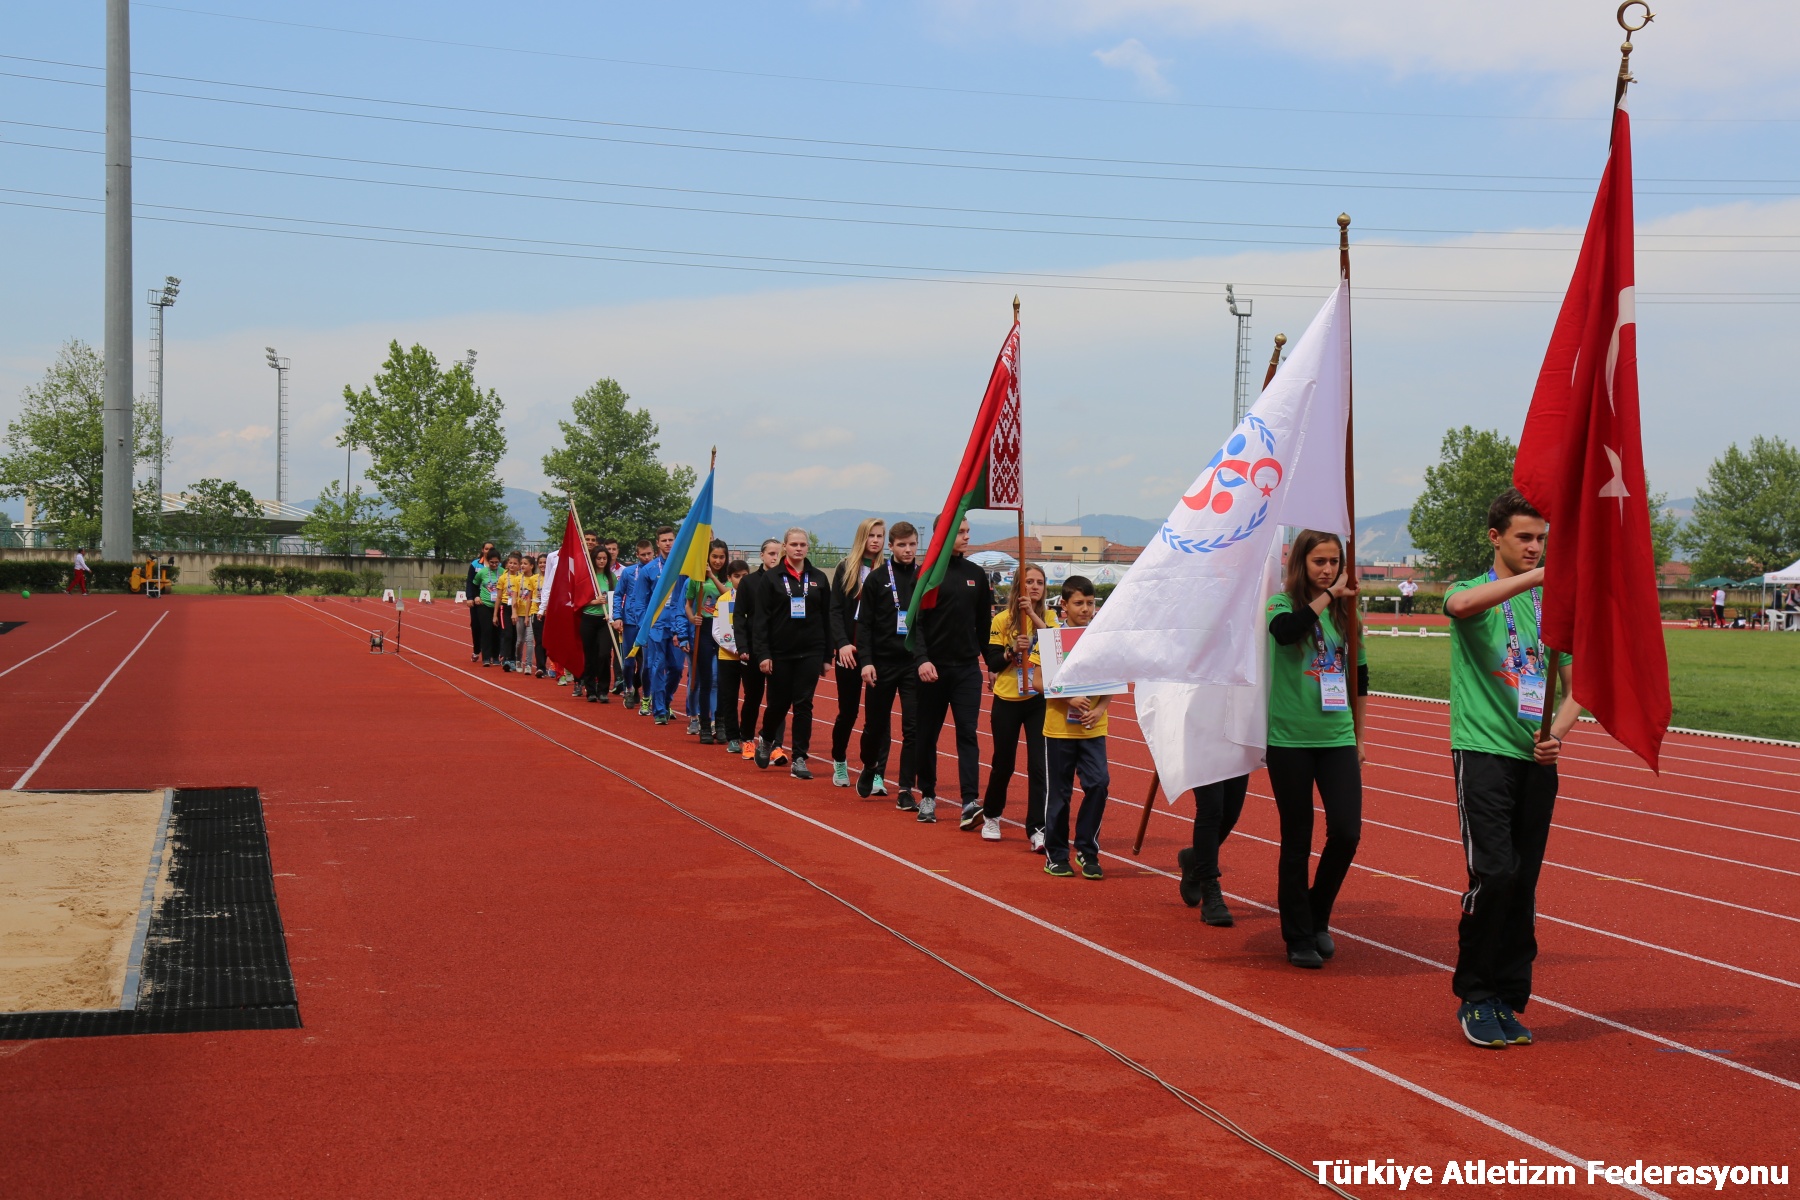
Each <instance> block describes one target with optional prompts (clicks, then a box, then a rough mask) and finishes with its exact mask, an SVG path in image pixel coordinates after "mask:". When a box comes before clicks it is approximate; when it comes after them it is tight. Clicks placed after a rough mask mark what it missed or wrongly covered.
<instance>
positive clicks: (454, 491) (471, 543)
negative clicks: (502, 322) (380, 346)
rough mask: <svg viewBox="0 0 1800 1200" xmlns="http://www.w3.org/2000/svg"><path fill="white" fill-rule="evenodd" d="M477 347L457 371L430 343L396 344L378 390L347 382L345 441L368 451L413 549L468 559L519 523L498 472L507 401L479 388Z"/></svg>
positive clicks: (373, 477)
mask: <svg viewBox="0 0 1800 1200" xmlns="http://www.w3.org/2000/svg"><path fill="white" fill-rule="evenodd" d="M474 361H475V359H474V353H473V352H472V351H471V352H470V356H469V358H468V360H467V361H464V362H459V363H454V364H452V365H451V366H450V368H449V369H448V370H444V369H441V368H440V367H439V366H438V361H437V358H436V356H434V355H433V354H432V353H431V351H429V350H427V349H425V347H423V346H419V345H414V346H413V347H412V349H410V350H402V349H401V348H400V343H399V342H390V343H388V356H387V361H386V362H385V363H383V364H382V367H381V370H380V371H378V372H376V375H375V379H374V382H373V386H371V387H365V388H363V389H362V391H360V392H359V391H356V390H355V389H353V388H351V387H349V386H346V387H345V388H344V407H345V409H346V410H347V413H348V418H347V420H346V421H345V423H344V431H343V433H342V434H340V435H339V437H338V445H340V446H342V445H347V444H355V445H357V446H360V447H361V448H362V449H364V450H366V451H367V452H368V453H369V456H370V459H371V460H372V461H371V464H370V467H369V471H368V476H369V479H370V481H371V482H373V483H374V485H375V487H376V490H377V491H378V492H379V494H380V497H381V500H382V501H384V502H385V503H386V504H387V506H388V507H390V508H391V509H392V510H393V512H394V514H395V525H396V526H397V528H398V530H399V532H400V533H401V534H402V535H403V536H404V537H405V539H406V541H407V543H408V545H409V547H410V548H411V549H412V550H413V551H414V552H415V553H420V554H429V555H431V556H432V557H434V558H440V559H441V558H456V557H460V556H462V555H464V554H466V553H468V552H470V551H472V550H474V549H475V548H476V547H477V546H479V545H480V544H481V542H482V541H484V540H486V539H488V538H494V539H495V540H502V539H503V537H504V535H505V534H506V533H507V532H508V531H516V530H517V528H518V527H517V525H516V524H515V523H514V522H513V521H512V520H511V519H510V518H509V517H508V516H507V515H506V508H505V505H504V503H503V495H504V492H503V488H502V485H501V483H500V478H499V476H498V475H497V474H496V473H495V469H496V468H497V467H498V465H499V462H500V459H501V457H502V456H503V455H504V454H505V453H506V434H505V432H504V431H503V430H502V429H501V428H500V413H501V411H502V409H503V407H504V406H503V405H502V403H501V401H500V396H499V394H498V393H497V392H495V391H494V390H493V389H491V388H490V389H489V390H488V391H486V392H483V391H482V390H481V389H480V388H478V387H477V386H476V385H475V367H474Z"/></svg>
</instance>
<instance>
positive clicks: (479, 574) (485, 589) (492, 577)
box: [475, 567, 506, 604]
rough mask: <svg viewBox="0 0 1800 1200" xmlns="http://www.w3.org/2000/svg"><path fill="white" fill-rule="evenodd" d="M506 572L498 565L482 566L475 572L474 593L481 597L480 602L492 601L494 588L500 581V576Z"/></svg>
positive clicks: (489, 602)
mask: <svg viewBox="0 0 1800 1200" xmlns="http://www.w3.org/2000/svg"><path fill="white" fill-rule="evenodd" d="M504 574H506V572H505V571H504V570H502V569H501V568H499V567H482V568H481V569H480V570H478V571H476V572H475V587H476V594H477V595H478V596H480V597H481V601H480V602H481V603H482V604H492V603H493V602H494V589H495V588H496V587H497V586H498V585H499V583H500V577H501V576H502V575H504Z"/></svg>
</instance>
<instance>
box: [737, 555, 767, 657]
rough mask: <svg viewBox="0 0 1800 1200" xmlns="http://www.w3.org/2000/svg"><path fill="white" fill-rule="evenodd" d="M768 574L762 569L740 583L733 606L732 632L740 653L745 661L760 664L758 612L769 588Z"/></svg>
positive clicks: (753, 572)
mask: <svg viewBox="0 0 1800 1200" xmlns="http://www.w3.org/2000/svg"><path fill="white" fill-rule="evenodd" d="M768 574H769V573H768V572H767V571H764V570H761V569H760V568H759V569H757V570H755V571H752V572H750V573H749V574H748V575H746V576H744V577H743V579H741V580H739V581H738V588H737V599H736V600H735V601H733V602H732V606H731V632H732V635H733V636H734V637H736V638H737V647H738V653H739V654H742V655H743V656H744V661H745V662H749V663H758V662H761V661H762V655H760V654H758V653H756V612H757V610H758V609H759V608H761V607H762V604H763V595H764V592H763V589H765V588H766V587H768V586H769V580H768V578H767V576H768Z"/></svg>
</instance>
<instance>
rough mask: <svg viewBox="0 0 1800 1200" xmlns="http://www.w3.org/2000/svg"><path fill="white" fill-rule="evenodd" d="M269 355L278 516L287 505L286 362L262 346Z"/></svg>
mask: <svg viewBox="0 0 1800 1200" xmlns="http://www.w3.org/2000/svg"><path fill="white" fill-rule="evenodd" d="M263 349H264V350H266V351H268V354H269V365H270V366H271V367H274V368H275V505H276V513H277V515H279V513H280V507H281V505H283V504H286V503H287V440H288V437H287V435H288V378H287V377H288V365H289V364H288V360H287V359H286V358H285V357H283V356H282V355H279V354H277V353H275V347H273V346H264V347H263Z"/></svg>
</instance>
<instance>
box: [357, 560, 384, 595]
mask: <svg viewBox="0 0 1800 1200" xmlns="http://www.w3.org/2000/svg"><path fill="white" fill-rule="evenodd" d="M356 579H357V586H358V588H359V589H360V594H361V595H364V596H379V595H381V592H382V589H383V588H385V587H387V575H386V573H385V572H383V571H380V570H378V569H376V568H374V567H365V568H363V569H362V570H360V571H358V572H357V573H356Z"/></svg>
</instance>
